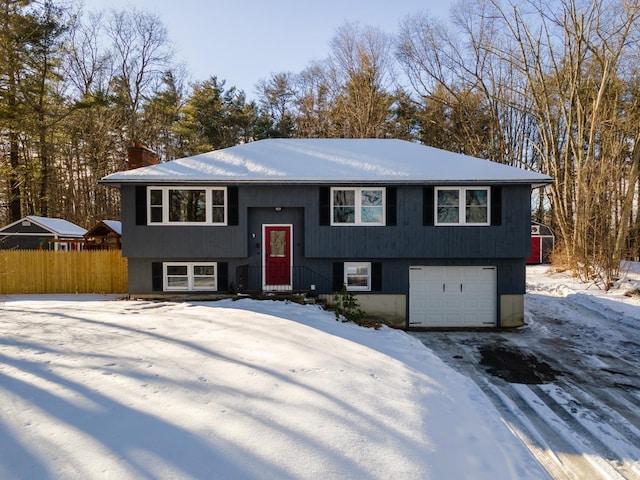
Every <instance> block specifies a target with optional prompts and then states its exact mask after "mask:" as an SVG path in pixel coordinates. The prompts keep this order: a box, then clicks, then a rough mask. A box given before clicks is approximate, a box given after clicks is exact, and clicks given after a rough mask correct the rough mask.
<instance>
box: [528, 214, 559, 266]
mask: <svg viewBox="0 0 640 480" xmlns="http://www.w3.org/2000/svg"><path fill="white" fill-rule="evenodd" d="M554 246H555V237H554V235H553V232H552V231H551V229H550V228H549V227H547V226H546V225H543V224H541V223H538V222H531V253H530V254H529V256H528V257H527V260H526V261H527V264H529V265H535V264H541V263H551V253H552V252H553V249H554Z"/></svg>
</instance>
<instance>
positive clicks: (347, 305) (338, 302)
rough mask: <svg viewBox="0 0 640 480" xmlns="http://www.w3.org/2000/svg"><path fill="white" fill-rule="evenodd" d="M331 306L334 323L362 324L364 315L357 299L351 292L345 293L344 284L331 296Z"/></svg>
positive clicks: (345, 287)
mask: <svg viewBox="0 0 640 480" xmlns="http://www.w3.org/2000/svg"><path fill="white" fill-rule="evenodd" d="M333 304H334V306H333V309H334V310H333V311H334V313H335V316H336V321H338V320H342V321H343V322H354V323H357V324H359V325H361V324H362V320H363V318H364V315H365V313H364V310H362V309H361V308H360V304H359V303H358V298H357V297H356V296H355V295H354V294H353V292H349V291H347V286H346V285H345V284H343V285H342V290H341V291H339V292H335V293H334V294H333Z"/></svg>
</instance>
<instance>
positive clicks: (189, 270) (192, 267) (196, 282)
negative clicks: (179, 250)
mask: <svg viewBox="0 0 640 480" xmlns="http://www.w3.org/2000/svg"><path fill="white" fill-rule="evenodd" d="M163 268H164V272H163V274H164V290H166V291H170V290H175V291H192V290H208V291H215V290H217V289H218V279H217V264H216V263H184V262H175V263H165V264H164V265H163Z"/></svg>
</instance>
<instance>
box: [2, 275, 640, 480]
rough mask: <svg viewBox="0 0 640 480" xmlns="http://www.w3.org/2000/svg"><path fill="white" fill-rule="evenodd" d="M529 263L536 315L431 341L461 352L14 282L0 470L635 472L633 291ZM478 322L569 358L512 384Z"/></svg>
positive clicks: (531, 307)
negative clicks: (490, 353) (42, 293)
mask: <svg viewBox="0 0 640 480" xmlns="http://www.w3.org/2000/svg"><path fill="white" fill-rule="evenodd" d="M529 273H530V275H531V276H530V278H529V288H530V292H531V293H530V294H529V295H527V300H526V308H527V315H528V317H527V318H528V321H529V325H528V326H527V327H524V328H522V329H519V330H518V331H517V332H510V333H497V332H486V333H485V332H482V333H477V332H465V333H446V334H445V333H437V334H435V333H433V334H431V337H429V339H424V338H422V339H423V340H424V341H425V342H426V343H429V341H431V342H433V341H434V339H438V338H440V339H442V340H443V342H444V339H445V338H458V340H459V343H460V347H459V348H460V349H458V347H456V348H453V347H451V349H450V350H447V349H442V348H441V349H440V350H438V349H437V348H435V347H434V348H433V350H430V349H428V348H426V347H425V346H424V345H423V344H422V343H421V342H420V340H419V339H418V338H417V337H416V336H412V335H409V334H407V333H405V332H401V331H396V330H391V329H388V328H382V329H380V330H374V329H366V328H361V327H357V326H355V325H352V324H343V323H339V322H336V321H335V319H334V317H333V315H332V313H330V312H325V311H322V310H320V309H319V308H317V307H315V306H310V305H307V306H302V305H297V304H293V303H284V302H272V301H262V302H260V301H253V300H241V301H237V302H233V301H221V302H214V303H200V304H175V303H154V302H145V301H114V300H111V299H103V298H98V297H86V296H85V297H63V296H57V297H6V298H4V299H1V300H3V301H2V303H0V478H2V479H13V478H26V479H47V478H59V479H74V478H77V479H80V478H82V479H87V478H114V479H115V478H117V479H123V478H172V479H173V478H216V479H227V478H228V479H243V478H247V479H265V478H278V479H284V478H296V479H298V478H302V479H304V478H320V477H323V478H327V479H336V478H350V479H352V478H359V479H360V478H362V479H365V478H380V479H388V478H394V479H430V478H432V479H450V478H451V479H453V478H455V479H465V478H469V479H483V478H487V479H541V478H548V474H547V472H546V471H545V469H546V470H547V471H549V472H550V473H551V474H552V475H553V476H554V477H555V478H580V477H579V474H581V473H584V472H588V473H589V474H591V473H592V472H597V475H599V476H598V477H595V478H624V477H627V478H640V467H639V465H640V450H639V449H638V447H637V446H636V445H640V441H639V440H640V431H639V429H640V426H639V424H638V420H639V419H640V408H638V406H637V404H638V403H639V402H640V394H639V392H640V385H639V384H638V371H637V370H638V369H637V367H638V364H639V363H640V358H639V355H640V353H639V348H638V347H639V346H640V334H639V333H638V328H637V327H638V325H637V322H638V321H639V320H638V317H640V314H639V312H640V301H638V297H626V296H624V295H623V294H622V293H621V292H622V290H620V291H617V292H613V293H604V292H600V291H597V290H595V287H592V288H591V289H589V290H586V289H585V287H584V286H581V285H578V284H576V283H575V282H572V281H571V279H570V278H569V277H568V276H566V275H552V276H549V275H547V274H546V268H545V267H534V268H532V269H530V270H529ZM629 278H630V279H631V280H632V281H627V282H626V284H625V287H624V289H625V290H633V289H635V288H637V287H638V286H640V283H638V284H636V283H633V282H637V281H640V273H638V272H632V275H630V277H629ZM421 335H429V334H421ZM456 335H466V336H465V337H455V336H456ZM445 336H447V337H445ZM473 338H485V339H490V338H494V339H496V342H499V343H501V344H507V343H508V344H511V345H515V346H517V347H519V348H521V349H531V351H535V353H537V354H538V355H542V354H545V355H546V354H548V352H549V351H554V350H553V348H555V349H556V351H557V354H556V357H557V358H558V359H566V360H567V361H569V359H571V361H573V362H576V365H569V366H565V368H562V369H560V368H557V366H555V367H556V369H557V370H562V372H561V374H559V376H558V377H557V379H556V380H554V381H552V382H550V383H546V384H541V385H523V384H512V383H508V382H506V381H504V380H502V379H500V378H498V377H493V376H492V375H489V374H487V373H486V370H485V369H484V368H483V367H481V366H479V365H478V362H475V366H474V367H473V368H472V367H471V366H470V365H471V364H472V363H474V361H475V360H477V357H478V349H477V347H478V345H479V344H477V343H475V344H474V343H473V342H472V339H473ZM487 341H488V340H487ZM442 344H443V345H444V343H442ZM448 345H449V346H451V344H448ZM540 345H545V348H546V349H544V350H541V351H538V350H535V349H536V348H538V347H539V346H540ZM554 345H555V346H554ZM581 345H584V349H582V350H580V349H579V348H578V347H579V346H581ZM591 347H593V348H591ZM580 348H582V347H580ZM434 351H435V352H437V353H438V355H440V356H441V357H442V358H443V360H444V361H443V360H441V359H440V358H439V357H438V356H437V355H436V354H435V353H434ZM571 352H573V353H575V355H573V356H568V353H571ZM578 354H579V355H578ZM605 354H606V355H608V357H607V356H606V355H605ZM580 355H582V356H584V358H582V357H581V356H580ZM453 356H456V357H461V358H462V359H463V360H464V359H469V362H468V363H467V364H461V363H456V359H453V360H452V357H453ZM545 360H547V359H546V358H545ZM577 362H582V365H577ZM620 362H625V363H620ZM465 365H466V366H465ZM625 366H626V367H625ZM578 367H580V370H581V371H582V367H584V368H588V369H590V371H591V372H592V375H591V376H590V377H588V378H585V377H584V376H581V375H582V374H581V375H575V376H574V375H573V373H572V371H573V370H577V369H578ZM622 368H627V369H628V370H630V371H628V372H627V373H628V375H626V376H625V375H624V372H619V371H620V370H622ZM455 369H458V370H460V371H462V372H463V373H464V374H465V375H468V376H463V375H461V374H460V373H458V372H456V371H455ZM598 372H600V373H602V375H601V376H599V374H598ZM612 372H618V373H619V374H616V373H612ZM500 382H502V383H500ZM590 382H600V383H602V384H603V385H602V392H601V394H599V395H600V396H599V397H598V398H597V399H595V400H593V401H592V402H591V403H589V402H588V401H587V400H588V398H591V397H590V395H591V393H592V390H588V389H587V386H584V387H585V388H578V387H582V386H583V384H585V383H590ZM607 382H609V383H608V384H607V385H606V389H605V388H604V387H605V385H604V384H605V383H607ZM567 385H571V386H572V387H571V388H569V387H568V386H567ZM576 385H578V387H576ZM574 387H575V388H574ZM580 392H582V393H580ZM614 394H615V399H616V400H615V401H616V403H613V401H612V402H611V404H612V405H613V407H607V405H602V408H600V409H599V410H597V412H596V413H594V410H593V409H592V408H591V407H592V405H593V404H596V403H597V404H598V405H600V404H601V403H602V401H601V400H602V399H603V398H609V399H611V400H613V399H612V397H611V396H612V395H614ZM606 395H609V396H606ZM576 396H579V398H576ZM587 397H588V398H587ZM549 398H553V399H554V401H551V400H548V399H549ZM619 404H624V405H626V410H625V411H622V409H619V408H617V406H618V405H619ZM606 408H609V410H606ZM603 412H604V413H603ZM596 414H597V415H605V414H606V418H605V417H601V418H600V417H597V415H596ZM539 418H544V420H540V419H539ZM583 430H585V431H588V432H591V434H590V435H591V436H590V437H589V439H590V440H589V442H592V443H598V442H599V443H606V447H607V448H605V449H602V448H600V445H593V444H592V443H585V442H586V440H584V438H585V435H584V432H583ZM551 437H554V439H550V438H551ZM593 439H596V440H593ZM574 457H575V458H574ZM571 459H574V460H575V461H574V462H573V463H571ZM579 459H582V460H579ZM569 463H571V465H570V467H571V468H566V469H565V468H563V467H564V466H566V465H568V464H569ZM582 464H584V465H582ZM576 465H577V466H576ZM581 466H583V467H584V468H583V469H581V468H580V467H581ZM582 478H587V477H584V476H583V477H582Z"/></svg>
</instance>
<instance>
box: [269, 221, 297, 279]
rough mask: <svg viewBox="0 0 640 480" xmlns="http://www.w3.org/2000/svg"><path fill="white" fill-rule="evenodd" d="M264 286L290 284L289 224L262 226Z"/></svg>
mask: <svg viewBox="0 0 640 480" xmlns="http://www.w3.org/2000/svg"><path fill="white" fill-rule="evenodd" d="M264 248H265V250H264V252H265V258H264V283H265V286H290V285H291V225H265V227H264Z"/></svg>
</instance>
